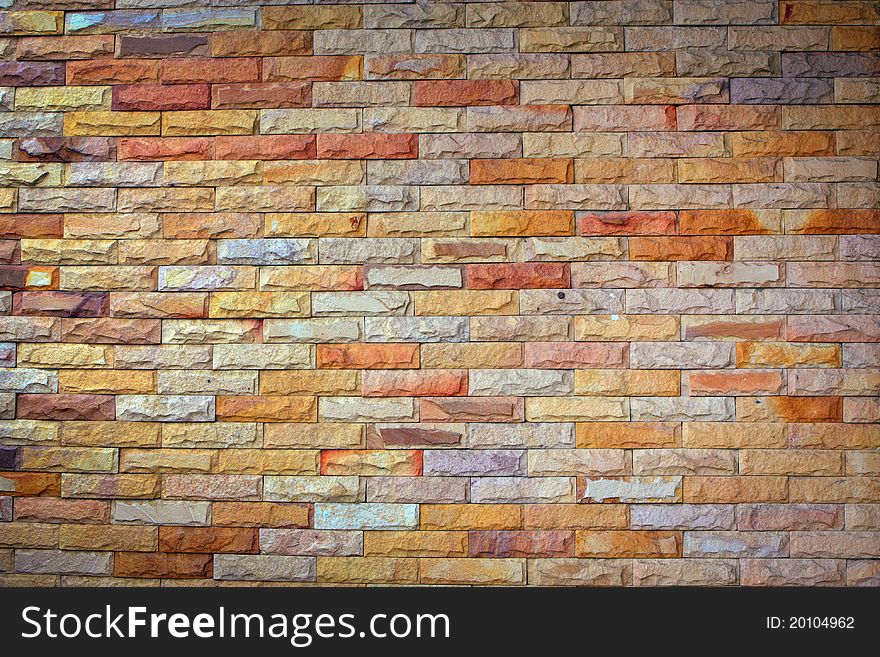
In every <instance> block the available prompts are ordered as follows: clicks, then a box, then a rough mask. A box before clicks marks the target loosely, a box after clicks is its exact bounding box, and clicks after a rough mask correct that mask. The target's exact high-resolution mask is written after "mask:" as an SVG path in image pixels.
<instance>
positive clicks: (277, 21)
mask: <svg viewBox="0 0 880 657" xmlns="http://www.w3.org/2000/svg"><path fill="white" fill-rule="evenodd" d="M467 1H468V0H464V2H467ZM464 2H454V3H437V4H436V5H433V6H432V5H430V4H429V5H427V6H426V5H424V4H419V3H416V4H412V0H401V2H400V3H380V4H369V3H365V4H363V6H330V7H327V6H317V7H313V6H305V7H303V6H297V7H274V6H269V7H265V6H264V7H261V8H260V9H231V8H202V7H197V8H194V9H189V10H187V11H183V10H175V9H173V8H174V7H178V6H183V5H185V4H186V3H183V2H180V3H175V2H173V1H172V2H168V3H166V4H165V5H164V6H166V11H165V12H160V11H158V10H157V9H155V7H153V6H151V3H150V2H148V1H145V0H128V1H127V2H125V3H124V6H122V7H120V9H126V10H129V11H127V12H116V14H119V16H118V17H116V18H114V16H116V14H113V15H112V16H110V17H105V16H102V15H96V14H93V13H82V12H77V13H74V11H75V10H76V9H77V8H79V6H81V5H83V4H86V5H87V8H88V9H109V8H111V6H112V3H110V2H108V0H93V1H92V2H88V3H82V2H77V1H75V0H60V1H59V2H54V3H52V7H54V8H55V11H37V12H32V15H31V16H27V17H30V18H32V19H33V22H34V23H35V24H37V23H39V22H40V21H39V20H38V19H40V18H42V19H44V20H45V19H48V18H49V17H51V16H55V15H57V14H60V13H62V11H63V10H67V12H68V17H69V18H70V20H69V21H68V22H70V23H72V24H73V28H74V29H76V30H83V31H85V30H88V29H89V28H92V27H94V26H95V25H104V24H106V25H115V26H123V25H125V24H126V23H125V21H126V20H132V19H133V18H134V17H137V16H140V15H145V16H147V17H150V19H153V18H154V17H157V16H159V15H167V16H168V17H169V19H170V18H171V17H176V18H177V20H178V21H180V22H181V24H182V25H183V24H186V23H185V20H189V21H190V22H196V21H198V20H201V21H205V22H207V23H209V24H214V23H217V22H219V24H222V21H225V20H229V21H233V25H231V27H234V28H239V27H242V23H243V22H247V19H248V17H252V16H253V13H254V12H256V11H259V12H261V14H260V15H261V18H262V21H261V22H262V23H263V24H265V25H266V26H267V28H269V29H285V28H293V29H305V30H322V29H331V28H335V29H352V28H368V29H369V28H377V27H384V28H401V27H423V28H425V27H436V28H461V27H508V26H522V25H523V24H525V25H539V26H547V27H561V26H566V25H599V24H603V23H612V24H614V23H620V24H624V25H630V24H632V25H665V24H673V23H674V24H675V25H701V24H707V25H714V24H719V23H720V24H731V25H775V24H777V23H780V24H783V25H809V24H855V25H860V24H871V23H873V22H875V21H877V20H878V18H880V14H878V10H877V8H876V7H875V6H874V5H873V4H872V3H870V2H864V1H860V0H848V1H847V2H839V3H825V2H822V1H821V0H820V1H816V0H786V1H784V2H779V3H777V2H776V0H753V1H752V2H749V3H744V2H730V1H729V0H676V1H675V2H673V1H672V0H646V1H645V2H639V3H635V2H613V3H605V2H530V3H520V2H495V3H492V4H488V5H481V4H474V5H470V4H464ZM39 4H40V3H33V2H28V1H21V2H15V3H12V6H13V9H14V10H21V9H33V8H35V7H34V6H33V5H39ZM254 4H256V5H258V6H259V5H260V4H262V3H260V2H257V3H254ZM352 4H356V3H352ZM777 5H779V6H778V8H777ZM829 5H830V6H829ZM71 10H74V11H71ZM136 10H142V11H136ZM150 10H152V11H150ZM74 16H76V17H77V18H76V19H74V18H73V17H74ZM184 17H186V19H185V18H184ZM21 18H26V16H21ZM89 18H90V19H91V20H87V19H89ZM140 22H144V21H140ZM147 23H148V25H149V19H148V20H147ZM163 27H168V25H167V24H164V23H163Z"/></svg>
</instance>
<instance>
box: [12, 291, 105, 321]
mask: <svg viewBox="0 0 880 657" xmlns="http://www.w3.org/2000/svg"><path fill="white" fill-rule="evenodd" d="M109 309H110V295H109V294H107V293H106V292H18V293H16V294H15V295H13V297H12V314H13V315H39V316H43V317H106V316H107V315H108V314H109Z"/></svg>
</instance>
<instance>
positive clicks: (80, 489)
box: [61, 474, 161, 499]
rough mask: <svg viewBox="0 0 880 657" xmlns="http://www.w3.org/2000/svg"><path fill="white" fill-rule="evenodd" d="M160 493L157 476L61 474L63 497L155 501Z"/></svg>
mask: <svg viewBox="0 0 880 657" xmlns="http://www.w3.org/2000/svg"><path fill="white" fill-rule="evenodd" d="M160 491H161V479H160V477H159V475H151V474H129V475H126V474H106V475H96V474H63V475H61V493H62V495H63V496H64V497H88V498H110V499H113V498H116V499H155V498H157V497H159V493H160Z"/></svg>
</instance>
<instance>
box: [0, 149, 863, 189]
mask: <svg viewBox="0 0 880 657" xmlns="http://www.w3.org/2000/svg"><path fill="white" fill-rule="evenodd" d="M377 134H378V133H365V134H362V135H342V139H343V140H349V139H350V138H352V137H354V138H355V141H357V140H358V139H359V138H362V137H369V140H368V141H369V142H370V143H369V152H368V153H367V154H366V157H368V158H391V159H394V158H395V157H396V156H397V155H396V153H391V154H388V153H385V152H384V151H383V152H379V153H377V152H376V150H375V149H374V146H375V142H376V140H375V139H373V137H374V136H376V135H377ZM638 134H651V133H638ZM668 134H670V135H676V136H679V135H682V134H687V135H688V136H699V135H703V134H704V133H668ZM710 134H712V135H714V133H710ZM379 136H380V137H381V138H382V140H383V141H385V142H386V144H388V142H389V140H388V139H387V138H388V137H391V136H390V135H379ZM397 136H398V135H394V137H397ZM334 137H335V136H334V135H326V136H323V135H319V136H318V138H317V141H318V149H319V153H318V155H319V156H320V157H322V158H330V159H332V158H336V157H337V156H341V157H340V158H339V159H342V160H344V161H343V162H335V161H328V160H323V161H322V160H302V161H290V160H282V161H275V162H269V163H264V162H262V161H259V160H236V161H233V160H213V161H208V162H165V163H158V162H157V163H148V162H138V163H133V162H127V163H121V162H120V163H114V162H100V163H91V162H81V163H73V164H68V165H63V164H44V163H29V162H11V163H8V164H0V185H3V186H5V187H10V186H20V187H50V188H51V187H64V186H67V187H107V186H118V187H122V188H126V187H136V188H137V187H205V186H211V185H214V186H217V187H229V186H235V185H267V184H268V185H275V184H287V183H296V184H300V185H309V186H320V187H327V186H351V185H357V186H360V185H367V186H374V187H381V186H412V185H424V186H430V185H548V184H549V185H564V184H590V182H587V181H593V180H595V171H596V169H597V167H600V166H602V163H603V160H602V159H601V158H596V159H589V160H585V159H567V158H558V157H553V158H547V157H532V158H523V159H509V160H491V159H477V160H470V161H467V160H430V161H428V160H422V161H419V162H415V161H410V162H390V161H388V159H383V160H382V161H380V162H372V161H371V162H368V163H366V166H365V165H364V164H363V163H359V162H357V161H352V160H351V159H350V158H351V157H352V156H353V157H358V156H361V155H362V153H360V152H349V151H348V150H345V151H340V150H338V149H336V148H335V147H334V146H333V145H332V142H333V141H335V139H334ZM406 137H407V140H406V141H408V142H409V143H411V144H415V140H414V139H409V136H406ZM653 137H655V136H654V135H652V138H653ZM719 139H720V137H719ZM327 141H329V142H331V144H330V145H328V144H327V143H326V142H327ZM394 141H395V140H391V144H390V147H391V148H396V145H395V144H394V143H393V142H394ZM634 141H635V140H634V139H632V136H631V138H630V139H629V143H630V148H629V149H628V150H632V147H633V146H634V145H635V144H634V143H633V142H634ZM704 143H705V142H704ZM551 146H552V144H551ZM678 146H679V145H678V144H675V145H672V148H674V149H675V150H676V151H677V150H678ZM700 147H702V145H701V146H700ZM356 148H357V146H356V145H355V149H356ZM322 149H323V150H322ZM411 154H412V155H413V156H414V153H411ZM666 154H668V153H666ZM666 154H664V153H661V155H666ZM707 154H708V155H710V156H711V155H713V153H711V152H710V153H707ZM652 155H653V154H652ZM698 155H699V157H688V158H683V159H680V160H678V161H669V160H665V159H657V160H648V159H641V157H640V154H638V153H636V157H637V158H639V162H640V164H641V165H643V166H647V167H652V168H653V169H654V170H655V173H656V174H657V176H656V182H652V183H651V184H675V183H676V182H677V183H680V184H725V183H735V184H748V183H773V182H775V183H783V182H784V183H814V184H815V183H857V182H876V180H877V169H878V167H877V160H876V159H874V158H836V157H823V158H785V159H784V160H783V159H782V158H753V159H740V158H730V157H703V156H702V155H703V154H702V153H698ZM718 155H721V153H718ZM604 175H607V173H606V174H604ZM661 180H662V181H664V182H660V181H661ZM667 181H668V182H667ZM809 189H810V188H809V187H807V188H801V190H802V192H807V191H808V190H809ZM820 189H821V188H816V189H815V190H814V191H815V192H820ZM537 191H540V190H537ZM739 191H741V190H738V189H735V190H734V193H735V194H736V193H737V192H739ZM820 193H821V192H820ZM809 199H810V196H809V195H808V194H806V193H805V194H803V202H804V203H805V204H806V203H811V202H812V201H810V200H809ZM535 200H537V198H536V199H535ZM734 200H735V203H736V204H737V205H741V204H742V203H743V202H744V201H743V200H740V199H736V198H735V199H734ZM768 200H769V201H771V202H772V199H768ZM840 200H841V202H843V201H845V198H842V199H840ZM745 202H748V203H751V204H756V203H757V201H756V200H749V201H745Z"/></svg>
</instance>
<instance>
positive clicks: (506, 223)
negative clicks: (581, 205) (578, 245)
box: [471, 210, 574, 237]
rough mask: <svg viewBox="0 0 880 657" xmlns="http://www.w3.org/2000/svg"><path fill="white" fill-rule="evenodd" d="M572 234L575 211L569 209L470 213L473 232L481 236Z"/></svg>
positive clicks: (472, 233)
mask: <svg viewBox="0 0 880 657" xmlns="http://www.w3.org/2000/svg"><path fill="white" fill-rule="evenodd" d="M573 234H574V212H570V211H568V210H556V211H553V210H520V211H509V212H471V235H477V236H480V237H487V236H500V237H513V236H529V235H540V236H549V235H573Z"/></svg>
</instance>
